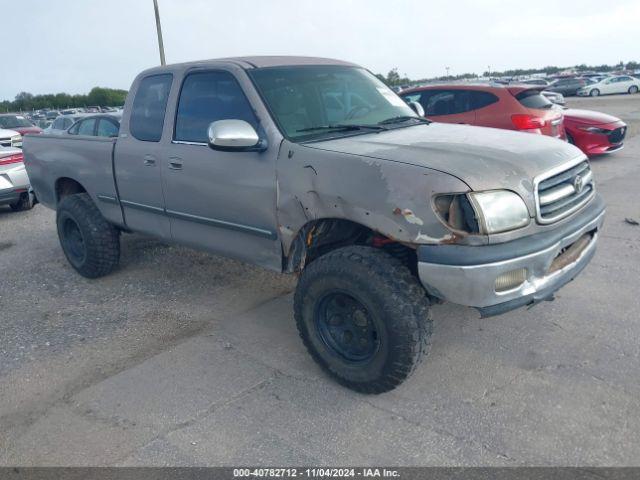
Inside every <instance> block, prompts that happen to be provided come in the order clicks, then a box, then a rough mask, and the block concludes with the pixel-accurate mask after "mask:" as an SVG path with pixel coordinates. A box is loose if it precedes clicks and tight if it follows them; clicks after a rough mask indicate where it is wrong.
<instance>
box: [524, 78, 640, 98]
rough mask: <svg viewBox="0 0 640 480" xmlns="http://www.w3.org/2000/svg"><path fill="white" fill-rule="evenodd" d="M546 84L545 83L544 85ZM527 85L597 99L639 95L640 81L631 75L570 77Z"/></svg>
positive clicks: (533, 80) (533, 81) (530, 81)
mask: <svg viewBox="0 0 640 480" xmlns="http://www.w3.org/2000/svg"><path fill="white" fill-rule="evenodd" d="M542 82H544V83H542ZM524 83H526V84H533V85H543V86H544V87H545V91H547V92H555V93H560V94H562V95H563V96H565V97H570V96H574V95H577V96H580V97H597V96H599V95H612V94H622V93H631V94H633V93H638V91H639V90H640V80H639V79H637V78H635V77H632V76H631V75H615V76H611V77H604V78H599V77H569V78H559V79H557V80H555V81H554V82H552V83H548V82H546V80H543V79H530V80H525V81H524Z"/></svg>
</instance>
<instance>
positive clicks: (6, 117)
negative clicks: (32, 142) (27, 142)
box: [0, 113, 42, 136]
mask: <svg viewBox="0 0 640 480" xmlns="http://www.w3.org/2000/svg"><path fill="white" fill-rule="evenodd" d="M0 128H2V129H4V130H14V131H16V132H18V133H19V134H20V135H22V136H24V135H26V134H27V133H42V129H41V128H40V127H36V126H35V125H34V124H33V123H31V122H30V121H29V120H27V119H26V118H25V117H24V116H22V115H14V114H10V113H7V114H2V115H0Z"/></svg>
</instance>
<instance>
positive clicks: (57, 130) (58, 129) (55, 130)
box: [44, 113, 90, 135]
mask: <svg viewBox="0 0 640 480" xmlns="http://www.w3.org/2000/svg"><path fill="white" fill-rule="evenodd" d="M88 115H90V114H86V113H76V114H73V115H60V116H58V117H57V118H56V119H55V120H54V121H53V123H52V124H51V125H49V126H48V127H47V128H45V129H44V133H47V134H50V135H61V134H63V133H64V132H66V131H67V130H68V129H69V127H70V126H71V125H73V124H74V123H76V122H77V121H78V120H80V119H81V118H83V117H86V116H88Z"/></svg>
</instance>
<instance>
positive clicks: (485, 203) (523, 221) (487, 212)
mask: <svg viewBox="0 0 640 480" xmlns="http://www.w3.org/2000/svg"><path fill="white" fill-rule="evenodd" d="M469 200H470V201H471V204H472V205H473V207H474V210H475V211H476V214H477V215H478V224H479V227H480V233H486V234H488V233H499V232H506V231H507V230H515V229H516V228H520V227H524V226H525V225H528V224H529V221H530V218H529V210H527V206H526V205H525V203H524V200H522V198H520V196H519V195H518V194H517V193H514V192H510V191H508V190H491V191H488V192H472V193H469Z"/></svg>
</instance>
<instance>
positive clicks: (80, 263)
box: [56, 193, 120, 278]
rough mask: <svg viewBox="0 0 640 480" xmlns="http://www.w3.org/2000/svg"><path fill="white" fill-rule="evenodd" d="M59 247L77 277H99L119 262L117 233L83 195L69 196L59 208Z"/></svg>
mask: <svg viewBox="0 0 640 480" xmlns="http://www.w3.org/2000/svg"><path fill="white" fill-rule="evenodd" d="M56 224H57V227H58V237H59V239H60V245H61V246H62V250H63V251H64V254H65V256H66V257H67V260H68V261H69V263H70V264H71V266H72V267H73V268H75V269H76V271H77V272H78V273H80V275H82V276H84V277H87V278H97V277H102V276H104V275H107V274H108V273H110V272H111V271H112V270H113V269H114V268H115V267H116V266H117V265H118V261H119V260H120V234H119V231H118V230H117V229H116V228H115V227H114V226H113V225H112V224H110V223H109V222H108V221H107V220H106V219H105V218H104V217H103V216H102V214H101V213H100V210H98V208H97V207H96V206H95V204H94V203H93V201H92V200H91V197H89V195H88V194H86V193H79V194H75V195H69V196H68V197H65V198H63V199H62V200H61V201H60V203H59V205H58V213H57V218H56Z"/></svg>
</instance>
